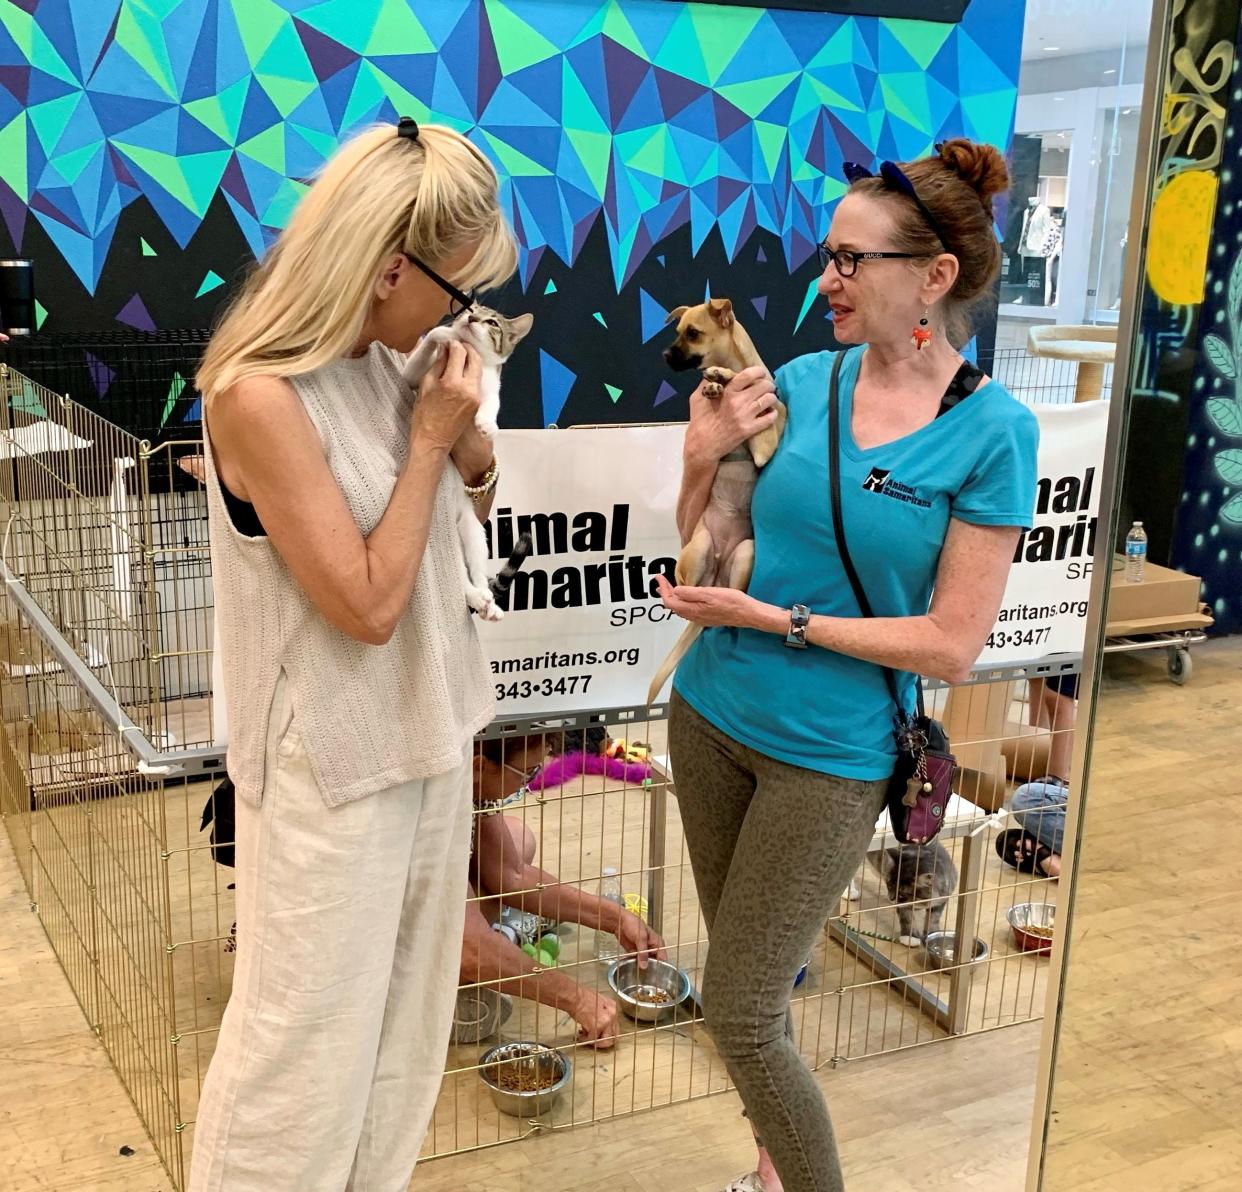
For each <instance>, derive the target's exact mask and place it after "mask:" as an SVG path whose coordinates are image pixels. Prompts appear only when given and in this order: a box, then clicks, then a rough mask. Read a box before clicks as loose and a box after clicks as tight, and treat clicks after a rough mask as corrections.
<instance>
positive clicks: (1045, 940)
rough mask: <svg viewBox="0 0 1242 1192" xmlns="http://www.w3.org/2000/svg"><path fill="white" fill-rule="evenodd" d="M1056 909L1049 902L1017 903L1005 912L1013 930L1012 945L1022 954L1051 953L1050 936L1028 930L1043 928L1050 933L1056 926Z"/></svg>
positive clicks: (1045, 954) (1044, 954)
mask: <svg viewBox="0 0 1242 1192" xmlns="http://www.w3.org/2000/svg"><path fill="white" fill-rule="evenodd" d="M1056 914H1057V908H1056V906H1055V905H1054V904H1053V903H1051V902H1019V903H1018V904H1017V905H1016V906H1011V907H1010V908H1009V910H1008V911H1006V912H1005V918H1007V919H1008V920H1009V926H1010V927H1012V928H1013V940H1014V943H1015V944H1017V945H1018V947H1019V948H1021V949H1022V951H1023V952H1038V953H1040V954H1041V955H1043V956H1047V955H1048V953H1049V952H1051V951H1052V936H1051V935H1043V934H1038V933H1037V932H1033V931H1031V930H1030V929H1031V928H1032V927H1035V928H1044V929H1046V930H1048V931H1051V930H1053V929H1054V928H1055V926H1056Z"/></svg>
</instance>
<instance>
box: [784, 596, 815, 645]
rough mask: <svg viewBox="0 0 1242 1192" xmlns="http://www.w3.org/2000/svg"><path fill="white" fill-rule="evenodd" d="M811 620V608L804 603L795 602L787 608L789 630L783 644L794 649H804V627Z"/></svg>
mask: <svg viewBox="0 0 1242 1192" xmlns="http://www.w3.org/2000/svg"><path fill="white" fill-rule="evenodd" d="M810 620H811V610H810V609H809V608H807V606H806V605H805V604H795V605H794V606H793V608H791V609H790V610H789V632H788V633H787V634H785V645H787V646H789V647H790V648H791V649H794V650H805V649H806V627H807V625H808V624H809V623H810Z"/></svg>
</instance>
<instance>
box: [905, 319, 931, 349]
mask: <svg viewBox="0 0 1242 1192" xmlns="http://www.w3.org/2000/svg"><path fill="white" fill-rule="evenodd" d="M931 341H932V333H931V328H930V327H928V325H927V316H926V315H924V316H923V317H922V318H921V319H920V320H919V325H918V326H917V327H916V328H915V329H914V331H913V332H911V334H910V342H911V343H912V344H914V346H915V347H916V348H917V349H918V350H919V351H920V352H921V351H922V350H923V349H924V348H925V347H926V346H927V345H928V344H929V343H931Z"/></svg>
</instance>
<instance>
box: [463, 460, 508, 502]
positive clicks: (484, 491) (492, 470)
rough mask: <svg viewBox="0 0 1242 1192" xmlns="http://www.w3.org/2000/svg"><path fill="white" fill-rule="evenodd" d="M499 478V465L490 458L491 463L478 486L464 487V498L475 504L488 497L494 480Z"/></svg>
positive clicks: (494, 483) (493, 486)
mask: <svg viewBox="0 0 1242 1192" xmlns="http://www.w3.org/2000/svg"><path fill="white" fill-rule="evenodd" d="M499 476H500V465H499V464H498V463H497V462H496V457H495V456H494V455H493V456H492V462H491V463H490V464H489V465H488V468H487V471H486V472H484V473H483V479H482V480H480V481H479V483H478V484H467V485H465V489H466V496H468V497H469V498H470V499H471V500H472V501H474V502H475V503H476V504H477V503H478V502H479V501H481V500H483V498H484V497H486V496H489V495H490V494H491V492H492V489H494V488H495V487H496V480H497V479H498V478H499Z"/></svg>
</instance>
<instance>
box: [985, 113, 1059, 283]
mask: <svg viewBox="0 0 1242 1192" xmlns="http://www.w3.org/2000/svg"><path fill="white" fill-rule="evenodd" d="M1069 141H1070V138H1069V136H1068V135H1067V134H1066V133H1065V132H1049V133H1028V134H1022V135H1019V136H1016V137H1015V138H1014V147H1013V153H1012V160H1011V168H1012V170H1013V178H1014V188H1013V198H1012V200H1011V202H1010V208H1009V219H1008V221H1007V225H1006V235H1005V240H1004V257H1003V260H1002V262H1001V301H1002V302H1012V303H1014V304H1015V305H1018V304H1020V305H1023V306H1045V307H1051V306H1056V304H1057V286H1058V283H1059V281H1060V265H1061V248H1062V244H1063V243H1064V239H1065V207H1066V190H1067V181H1068V174H1069Z"/></svg>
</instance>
